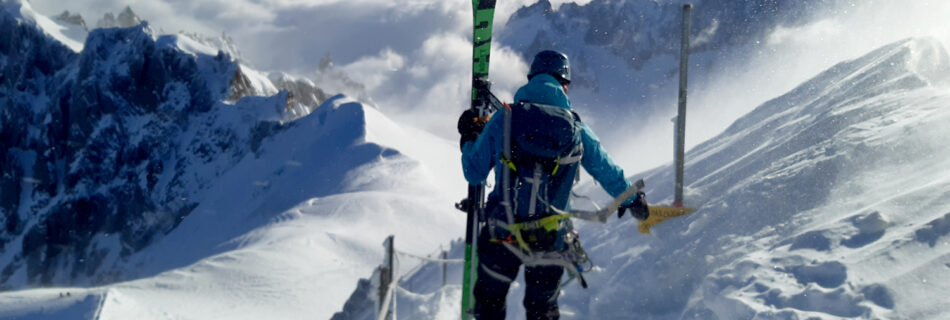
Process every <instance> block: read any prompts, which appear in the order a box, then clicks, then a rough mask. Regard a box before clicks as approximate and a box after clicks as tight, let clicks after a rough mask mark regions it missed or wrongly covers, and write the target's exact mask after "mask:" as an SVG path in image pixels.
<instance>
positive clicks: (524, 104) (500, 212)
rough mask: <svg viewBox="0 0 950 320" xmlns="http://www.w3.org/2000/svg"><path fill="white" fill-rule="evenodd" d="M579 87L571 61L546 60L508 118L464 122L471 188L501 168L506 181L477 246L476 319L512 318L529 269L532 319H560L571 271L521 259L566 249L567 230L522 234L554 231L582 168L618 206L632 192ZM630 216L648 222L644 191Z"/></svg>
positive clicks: (499, 178)
mask: <svg viewBox="0 0 950 320" xmlns="http://www.w3.org/2000/svg"><path fill="white" fill-rule="evenodd" d="M570 83H571V69H570V63H569V61H568V57H567V55H565V54H563V53H560V52H557V51H552V50H545V51H541V52H539V53H538V54H537V55H536V56H535V57H534V60H533V61H532V63H531V68H530V70H529V72H528V83H527V84H526V85H524V86H522V87H521V88H520V89H518V91H517V93H516V94H515V103H514V104H513V105H511V106H508V105H506V106H505V109H507V110H505V109H502V110H499V111H498V112H496V113H495V114H494V115H493V116H492V117H491V119H490V120H487V121H486V119H483V118H479V117H478V115H477V114H475V112H474V111H473V110H471V109H470V110H467V111H465V112H464V113H463V114H462V116H461V117H460V118H459V122H458V130H459V133H460V134H461V136H462V137H461V139H460V146H461V149H462V167H463V170H464V174H465V179H466V180H467V181H468V183H469V184H471V185H477V184H480V183H482V182H484V181H485V179H486V178H487V177H488V174H489V172H490V171H491V170H493V169H494V170H495V178H496V179H495V180H496V181H495V187H494V189H493V190H492V192H491V193H490V194H489V196H488V201H487V202H486V208H485V217H484V219H483V222H484V224H483V225H484V227H482V228H481V231H480V232H479V236H478V242H477V244H478V249H477V254H478V261H479V264H480V265H479V266H478V276H477V281H476V283H475V288H474V297H475V307H474V316H475V318H476V319H504V318H505V308H506V307H505V298H506V296H507V294H508V289H509V286H510V285H511V282H512V281H513V280H514V279H515V277H516V276H517V274H518V268H519V267H520V266H521V265H522V264H525V271H524V277H525V283H526V288H525V297H524V301H523V303H524V307H525V309H526V312H527V318H528V319H558V318H559V316H560V312H559V310H558V305H557V297H558V294H559V292H560V280H561V276H562V275H563V272H564V268H565V267H564V266H562V265H557V264H544V263H532V264H528V263H527V261H522V257H523V255H519V254H518V252H516V251H517V250H524V252H543V251H552V250H557V249H556V248H555V247H556V246H558V245H559V240H560V239H559V238H560V237H561V235H563V234H564V232H563V231H564V230H550V229H551V228H538V227H536V228H533V229H532V228H527V227H525V228H520V227H521V226H524V225H528V224H530V225H534V226H539V225H545V224H547V225H549V223H548V222H550V221H551V220H550V218H551V217H553V216H555V215H556V212H555V211H557V210H554V209H558V210H561V212H563V210H565V209H566V207H567V206H568V201H569V197H570V193H571V188H572V187H573V184H574V182H575V181H576V178H577V175H578V174H579V171H578V167H579V166H582V167H583V168H584V169H585V170H587V172H588V173H590V175H591V176H593V177H594V179H595V180H597V181H598V182H599V183H600V185H601V186H602V187H603V188H604V190H606V191H607V193H609V194H610V195H612V196H614V197H617V196H620V194H621V193H623V192H624V191H625V190H627V188H629V187H630V186H631V183H630V181H628V180H627V179H626V178H625V176H624V173H623V170H622V169H621V168H620V167H618V166H617V165H616V164H614V162H613V160H611V158H610V156H608V155H607V152H606V151H605V150H604V149H603V147H602V146H601V144H600V141H599V139H598V138H597V136H596V135H595V134H594V132H593V131H592V130H591V129H590V128H589V127H588V126H587V125H584V124H583V123H582V122H580V118H579V117H578V116H577V114H576V113H574V112H573V111H571V102H570V100H569V99H568V96H567V92H568V87H569V86H570ZM506 118H507V119H506ZM506 133H507V134H506ZM578 164H579V165H578ZM532 169H534V170H532ZM628 209H629V210H631V212H632V213H633V216H634V217H636V218H637V219H641V220H643V219H646V218H647V217H648V215H649V211H648V208H647V204H646V200H645V198H644V194H643V193H642V192H640V193H637V195H636V196H634V197H632V198H631V199H628V200H627V201H626V202H624V204H623V205H622V206H621V209H620V210H621V212H620V213H622V212H624V211H625V210H628ZM545 218H549V219H545ZM554 218H557V217H554ZM566 220H568V222H569V219H566ZM557 222H560V220H557ZM512 225H518V226H519V228H517V229H513V228H511V226H512ZM563 226H564V224H560V225H559V226H558V228H559V229H563ZM512 230H514V231H512ZM515 242H517V243H515ZM569 271H570V270H569Z"/></svg>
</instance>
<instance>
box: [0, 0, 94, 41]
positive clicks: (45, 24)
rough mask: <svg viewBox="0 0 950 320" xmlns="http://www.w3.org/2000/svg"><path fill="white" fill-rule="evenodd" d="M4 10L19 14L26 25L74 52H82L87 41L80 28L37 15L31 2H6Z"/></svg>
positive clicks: (18, 0)
mask: <svg viewBox="0 0 950 320" xmlns="http://www.w3.org/2000/svg"><path fill="white" fill-rule="evenodd" d="M0 5H2V6H3V7H4V8H3V10H5V11H7V12H15V13H19V17H17V18H19V19H21V21H24V22H26V23H30V24H34V25H36V26H37V27H39V28H40V29H41V30H43V32H45V33H46V34H47V35H49V36H50V37H52V38H53V39H56V40H57V41H59V42H61V43H62V44H64V45H66V46H67V47H69V49H71V50H73V51H74V52H80V51H82V48H83V42H84V41H85V32H84V31H83V30H80V29H81V28H80V27H78V26H64V25H61V24H59V23H56V22H55V21H53V20H52V19H50V18H49V17H47V16H44V15H42V14H39V13H37V12H36V11H34V10H33V7H32V6H30V2H29V1H22V0H4V1H3V2H2V4H0Z"/></svg>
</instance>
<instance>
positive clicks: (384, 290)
mask: <svg viewBox="0 0 950 320" xmlns="http://www.w3.org/2000/svg"><path fill="white" fill-rule="evenodd" d="M394 242H395V240H394V237H393V236H389V237H388V238H387V239H386V241H385V242H384V243H383V244H384V246H386V247H387V257H388V259H387V262H389V265H388V266H385V265H383V266H380V286H381V288H380V289H381V290H380V297H379V301H380V305H379V313H378V314H377V317H376V319H377V320H386V319H392V320H396V297H395V294H396V292H397V291H399V292H402V293H403V294H416V295H417V294H418V293H415V292H412V291H409V290H408V289H406V288H403V287H401V286H399V281H401V280H404V279H403V277H399V278H397V277H396V276H395V275H397V274H399V272H398V267H399V264H398V262H399V258H398V256H397V254H398V255H402V256H406V257H409V258H413V259H417V260H420V261H422V262H430V263H441V264H442V285H443V286H445V283H446V273H447V271H446V270H447V269H446V268H447V264H450V263H465V259H446V258H445V256H446V255H447V252H446V251H444V250H440V251H441V256H442V258H432V257H428V256H422V255H417V254H413V253H409V252H405V251H402V250H396V248H395V244H394ZM421 266H422V265H421V264H420V265H419V266H417V268H419V267H421ZM409 274H412V272H410V273H407V275H409Z"/></svg>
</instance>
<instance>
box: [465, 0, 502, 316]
mask: <svg viewBox="0 0 950 320" xmlns="http://www.w3.org/2000/svg"><path fill="white" fill-rule="evenodd" d="M472 12H473V15H472V17H473V25H474V28H473V33H472V101H471V102H472V103H471V109H473V110H475V111H476V112H477V113H478V115H479V117H488V116H489V115H491V113H492V112H493V111H494V110H493V105H492V103H491V101H490V100H491V99H490V98H489V97H490V96H491V93H490V92H489V82H488V58H489V55H490V53H491V38H492V23H493V20H494V17H495V0H472ZM464 202H465V207H466V208H465V209H466V213H467V217H466V226H465V269H464V271H463V272H462V310H461V319H472V318H474V314H473V308H474V307H475V297H474V295H473V293H472V290H473V288H474V287H475V286H474V285H475V280H476V275H477V270H478V269H477V268H478V254H477V252H478V247H477V244H478V223H479V220H480V217H481V216H482V212H481V211H482V210H483V208H484V202H485V185H484V184H479V185H477V186H469V187H468V198H467V201H464Z"/></svg>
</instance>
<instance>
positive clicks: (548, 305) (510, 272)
mask: <svg viewBox="0 0 950 320" xmlns="http://www.w3.org/2000/svg"><path fill="white" fill-rule="evenodd" d="M483 229H488V228H483ZM489 237H490V236H489V235H488V232H487V230H482V233H481V234H480V235H479V237H478V262H479V266H478V280H477V281H475V290H474V291H475V292H474V294H475V319H479V320H503V319H505V297H506V296H507V295H508V288H509V287H510V286H511V282H512V281H514V279H515V277H517V276H518V268H519V267H520V266H521V259H518V257H517V256H515V255H514V254H513V253H511V251H509V250H508V249H507V248H505V247H504V246H503V245H502V244H499V243H492V242H491V241H490V239H489ZM563 273H564V268H562V267H560V266H531V267H525V270H524V278H525V294H524V308H525V310H526V312H527V319H528V320H535V319H558V318H559V317H560V311H559V310H558V307H557V296H558V293H559V292H560V288H559V287H558V286H559V284H560V281H561V275H562V274H563Z"/></svg>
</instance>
